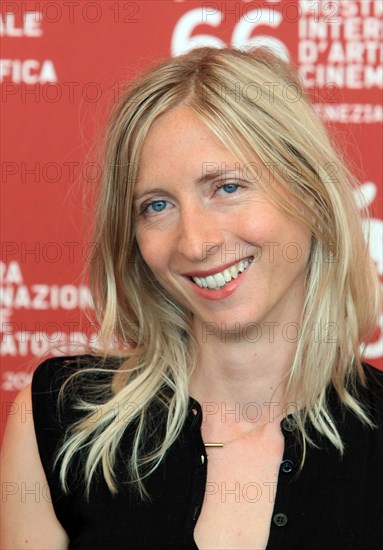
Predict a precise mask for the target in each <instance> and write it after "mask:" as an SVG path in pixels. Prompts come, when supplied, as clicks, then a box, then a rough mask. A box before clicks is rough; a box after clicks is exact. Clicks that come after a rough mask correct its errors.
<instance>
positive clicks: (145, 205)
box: [139, 183, 243, 217]
mask: <svg viewBox="0 0 383 550" xmlns="http://www.w3.org/2000/svg"><path fill="white" fill-rule="evenodd" d="M228 185H235V186H236V189H235V191H234V192H233V193H226V195H234V194H235V192H236V191H237V190H238V189H240V188H242V187H243V185H240V184H239V183H222V184H220V185H217V186H216V187H215V189H214V193H217V191H219V190H220V189H223V188H224V187H226V186H228ZM158 202H164V203H165V204H166V203H169V201H167V200H164V199H157V200H154V201H150V202H146V203H143V204H142V205H141V206H140V210H139V215H140V216H144V217H145V216H151V215H155V214H161V213H162V212H164V210H161V212H153V213H149V212H148V209H149V207H150V206H152V205H153V204H156V203H158Z"/></svg>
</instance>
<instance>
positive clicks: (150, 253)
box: [136, 231, 166, 275]
mask: <svg viewBox="0 0 383 550" xmlns="http://www.w3.org/2000/svg"><path fill="white" fill-rule="evenodd" d="M136 241H137V245H138V248H139V251H140V254H141V256H142V258H143V260H144V262H145V263H146V264H147V265H148V266H149V268H150V269H151V270H152V271H153V273H154V274H155V275H157V274H159V275H160V274H161V272H162V271H163V269H164V265H165V264H166V257H165V254H166V250H165V249H164V246H163V245H162V246H161V245H160V243H158V242H157V240H156V239H155V237H153V235H149V234H143V233H140V232H139V231H137V232H136Z"/></svg>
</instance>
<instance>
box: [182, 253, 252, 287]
mask: <svg viewBox="0 0 383 550" xmlns="http://www.w3.org/2000/svg"><path fill="white" fill-rule="evenodd" d="M249 258H253V256H246V257H245V258H240V259H239V260H235V261H234V262H230V263H228V264H224V265H220V266H217V267H214V268H213V269H210V270H208V271H188V272H187V273H182V275H183V276H184V277H208V276H209V275H215V274H216V273H220V272H221V271H225V269H228V268H229V267H232V266H233V265H236V264H238V263H239V262H242V261H244V260H248V259H249ZM234 280H235V279H234ZM229 284H230V283H229ZM216 292H219V291H216Z"/></svg>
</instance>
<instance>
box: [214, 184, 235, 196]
mask: <svg viewBox="0 0 383 550" xmlns="http://www.w3.org/2000/svg"><path fill="white" fill-rule="evenodd" d="M238 187H239V185H238V184H237V183H225V185H221V186H220V187H219V188H218V190H220V189H223V190H224V191H225V193H227V194H231V193H235V191H237V189H238Z"/></svg>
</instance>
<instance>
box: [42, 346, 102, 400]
mask: <svg viewBox="0 0 383 550" xmlns="http://www.w3.org/2000/svg"><path fill="white" fill-rule="evenodd" d="M100 361H101V358H100V357H97V356H95V355H68V356H63V357H50V358H48V359H45V360H44V361H43V362H42V363H40V364H39V365H38V367H37V368H36V370H35V371H34V373H33V376H32V394H33V393H36V392H37V393H38V392H41V391H44V390H45V391H51V390H54V389H57V387H58V385H60V383H61V384H62V383H63V382H64V381H65V380H66V379H67V378H69V376H70V375H71V374H73V373H75V372H78V371H80V370H84V369H86V368H97V366H98V365H100Z"/></svg>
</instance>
